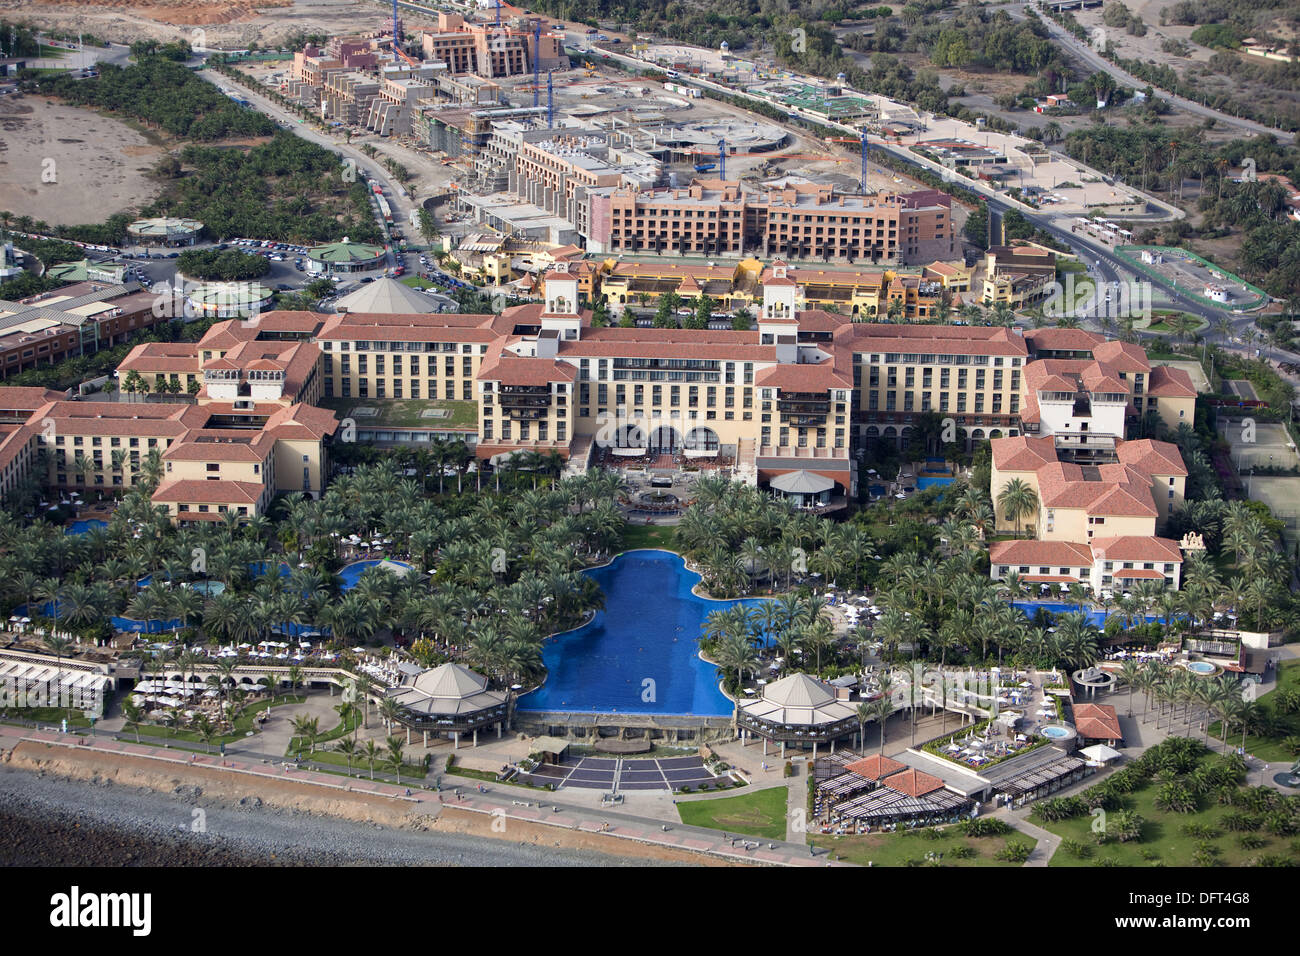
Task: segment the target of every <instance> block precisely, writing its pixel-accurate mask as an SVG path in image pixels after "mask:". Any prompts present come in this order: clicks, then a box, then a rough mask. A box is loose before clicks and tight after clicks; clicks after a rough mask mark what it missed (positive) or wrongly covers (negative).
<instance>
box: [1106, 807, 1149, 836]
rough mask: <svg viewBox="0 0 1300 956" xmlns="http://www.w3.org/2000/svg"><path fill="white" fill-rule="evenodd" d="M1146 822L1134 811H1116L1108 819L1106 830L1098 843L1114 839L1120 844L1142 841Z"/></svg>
mask: <svg viewBox="0 0 1300 956" xmlns="http://www.w3.org/2000/svg"><path fill="white" fill-rule="evenodd" d="M1145 823H1146V820H1144V819H1143V818H1142V816H1141V815H1140V814H1137V813H1134V812H1133V811H1132V810H1116V811H1115V812H1114V813H1112V814H1110V816H1109V817H1107V818H1106V829H1105V830H1104V831H1103V832H1102V833H1101V834H1098V836H1099V839H1098V842H1099V843H1100V842H1104V841H1105V839H1107V838H1110V837H1114V838H1115V839H1116V840H1118V841H1119V842H1120V843H1129V842H1132V841H1136V840H1141V839H1142V825H1143V824H1145Z"/></svg>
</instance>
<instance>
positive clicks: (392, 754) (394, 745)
mask: <svg viewBox="0 0 1300 956" xmlns="http://www.w3.org/2000/svg"><path fill="white" fill-rule="evenodd" d="M387 743H388V756H387V758H386V759H385V761H384V762H385V763H386V764H388V766H390V767H392V768H393V773H394V774H396V776H397V785H398V786H399V787H400V786H401V785H402V765H403V764H402V748H403V747H405V746H406V745H405V744H404V743H403V742H402V738H401V737H397V736H393V737H389V738H388V741H387Z"/></svg>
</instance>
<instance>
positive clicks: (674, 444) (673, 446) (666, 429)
mask: <svg viewBox="0 0 1300 956" xmlns="http://www.w3.org/2000/svg"><path fill="white" fill-rule="evenodd" d="M681 443H682V439H681V435H680V434H678V432H677V429H675V428H673V427H672V426H671V425H660V426H659V427H658V428H656V429H654V430H653V431H651V432H650V450H651V451H657V452H661V453H663V454H672V453H673V452H675V451H677V449H678V448H679V447H681Z"/></svg>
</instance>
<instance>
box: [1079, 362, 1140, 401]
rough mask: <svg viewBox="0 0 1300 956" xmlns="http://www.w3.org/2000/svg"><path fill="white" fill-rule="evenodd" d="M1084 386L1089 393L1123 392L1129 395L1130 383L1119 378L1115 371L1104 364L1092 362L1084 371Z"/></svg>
mask: <svg viewBox="0 0 1300 956" xmlns="http://www.w3.org/2000/svg"><path fill="white" fill-rule="evenodd" d="M1083 384H1084V386H1085V387H1086V388H1087V389H1088V391H1090V392H1093V393H1094V394H1096V393H1098V392H1123V393H1125V394H1128V391H1129V386H1128V383H1127V382H1125V381H1123V380H1122V379H1121V378H1120V377H1119V373H1117V372H1116V371H1115V370H1114V369H1112V368H1111V367H1110V366H1109V365H1106V364H1105V363H1104V362H1092V363H1090V364H1089V365H1088V367H1087V368H1085V369H1084V370H1083Z"/></svg>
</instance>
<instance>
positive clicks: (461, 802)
mask: <svg viewBox="0 0 1300 956" xmlns="http://www.w3.org/2000/svg"><path fill="white" fill-rule="evenodd" d="M22 741H30V742H34V743H45V744H49V745H51V746H61V747H67V748H69V749H74V750H80V749H83V748H84V749H92V748H93V749H94V750H95V751H96V752H97V753H106V754H122V755H125V756H131V757H139V758H145V759H149V760H157V761H161V762H164V763H170V764H181V765H184V764H188V765H190V766H193V767H202V768H205V769H209V770H217V771H222V772H227V773H234V774H241V775H248V776H251V777H263V778H275V779H279V780H290V781H293V782H295V783H302V784H307V785H310V786H318V787H327V788H330V789H332V790H344V791H349V792H352V793H362V794H370V795H374V796H382V797H389V798H392V799H396V800H401V801H404V802H407V803H409V804H411V805H412V809H413V810H414V812H417V813H426V814H429V815H431V816H435V817H436V816H437V815H438V814H439V813H440V812H441V810H442V809H443V808H444V807H448V808H454V809H456V810H464V811H467V812H470V813H482V814H488V815H491V816H493V817H496V818H499V819H502V820H506V821H508V820H518V821H520V822H527V823H532V824H540V825H544V826H553V827H559V828H562V829H566V830H576V831H579V832H582V833H599V834H604V835H606V836H610V837H613V838H615V839H622V840H632V841H635V842H640V843H646V844H651V845H655V846H661V847H667V848H670V849H678V850H687V851H692V852H696V853H707V854H710V855H712V856H717V857H720V858H723V859H727V860H732V861H740V862H747V863H766V864H770V865H774V866H841V865H847V864H842V863H838V862H837V863H832V862H831V861H830V860H829V859H827V857H826V856H824V855H821V854H819V853H816V852H815V851H814V852H809V849H808V848H807V847H805V846H802V845H800V844H798V843H793V842H789V841H781V842H771V841H763V840H759V839H758V838H755V837H743V836H742V837H735V838H732V837H731V836H730V835H729V834H722V833H719V832H718V831H716V830H709V829H705V828H702V827H691V826H686V825H683V824H680V823H678V824H668V823H664V822H662V821H659V820H652V819H647V818H644V817H638V816H636V815H634V814H630V813H623V812H617V811H604V810H597V809H595V808H590V807H575V806H568V805H564V804H560V803H556V802H554V801H553V800H551V799H550V798H549V796H548V797H547V798H546V802H544V803H543V802H540V801H534V800H532V799H519V798H517V797H515V796H513V795H512V794H511V793H509V792H504V791H503V792H501V793H498V792H496V791H495V790H494V788H493V787H492V786H487V785H484V784H478V785H475V786H465V787H453V788H450V789H444V790H442V791H430V790H424V789H420V790H409V789H406V788H403V787H398V786H395V785H392V784H386V783H381V782H379V781H373V782H372V781H369V780H358V779H357V778H349V777H339V776H337V775H331V774H326V773H321V772H318V771H314V770H300V769H296V768H294V767H292V766H291V765H289V764H287V763H286V764H283V765H281V766H280V767H276V766H275V765H274V764H267V763H261V762H252V761H250V760H247V759H241V758H240V757H238V756H235V757H230V756H227V757H225V758H222V757H221V756H220V755H217V754H199V753H192V752H185V751H177V750H169V749H166V748H163V747H155V746H151V745H149V744H136V743H131V742H129V741H123V740H115V739H111V738H93V737H82V736H78V735H76V734H62V733H59V732H58V731H57V730H36V731H27V730H22V729H19V728H5V729H3V730H0V746H2V747H4V748H6V749H9V748H12V747H13V746H15V745H16V744H17V743H19V742H22ZM794 779H796V780H798V779H800V778H794ZM800 782H802V781H800ZM516 792H518V791H516Z"/></svg>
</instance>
